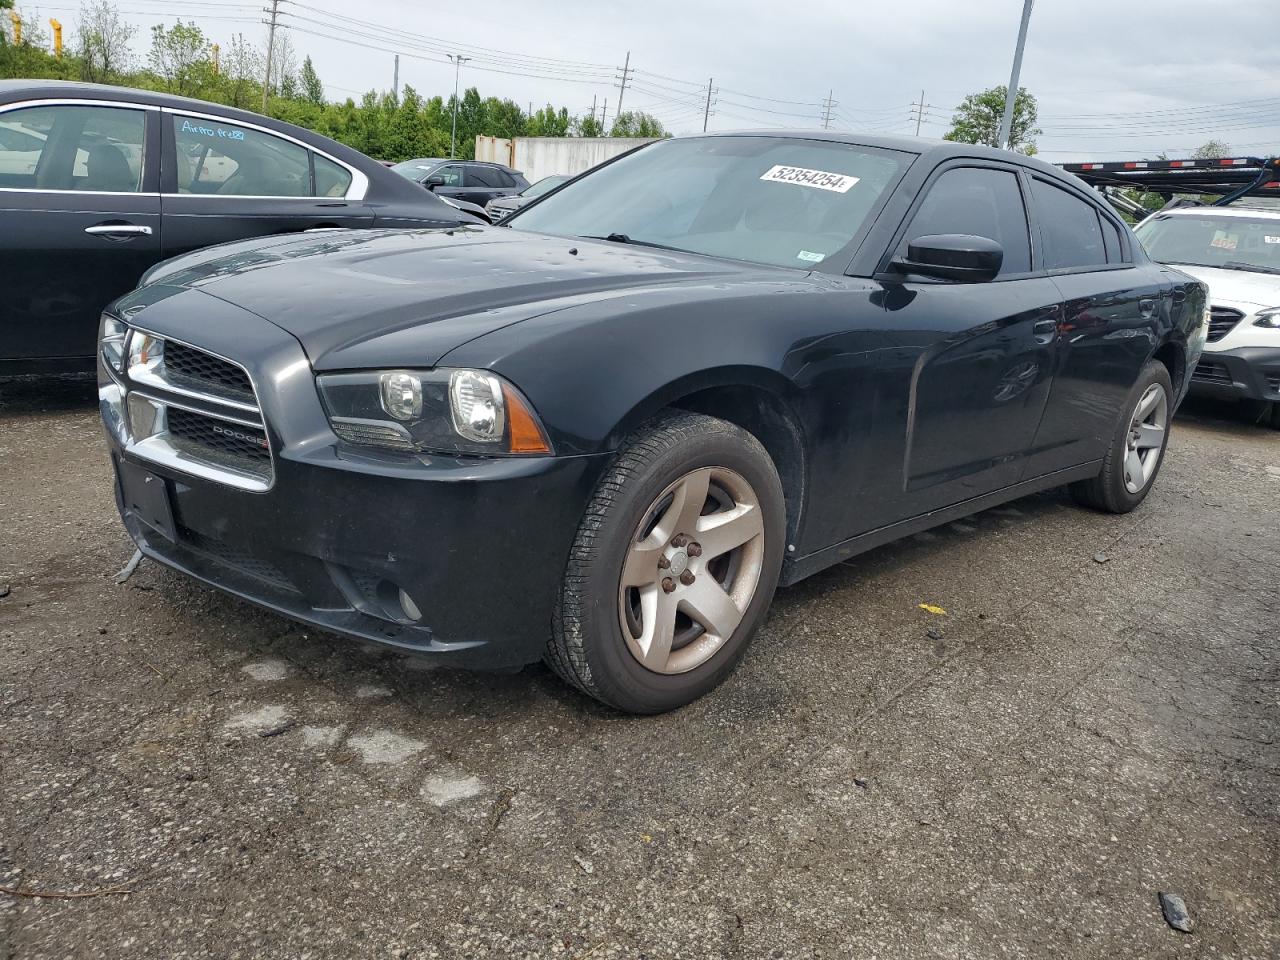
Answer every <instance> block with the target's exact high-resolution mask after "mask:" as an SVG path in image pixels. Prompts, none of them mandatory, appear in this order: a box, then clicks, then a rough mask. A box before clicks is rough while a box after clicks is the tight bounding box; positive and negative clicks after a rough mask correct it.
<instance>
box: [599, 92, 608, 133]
mask: <svg viewBox="0 0 1280 960" xmlns="http://www.w3.org/2000/svg"><path fill="white" fill-rule="evenodd" d="M608 117H609V98H608V97H605V98H604V106H602V107H601V108H600V130H601V131H602V132H603V133H604V135H605V136H606V137H607V136H608V135H609V133H608V129H607V128H606V127H605V125H604V124H605V120H607V119H608Z"/></svg>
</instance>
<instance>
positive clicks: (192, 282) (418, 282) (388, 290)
mask: <svg viewBox="0 0 1280 960" xmlns="http://www.w3.org/2000/svg"><path fill="white" fill-rule="evenodd" d="M779 272H785V273H786V274H788V275H790V276H794V272H793V271H782V270H781V268H771V267H752V266H751V265H747V264H737V263H733V262H729V261H722V260H717V259H713V258H709V257H702V256H697V255H693V254H682V253H676V252H673V251H666V250H659V249H654V248H647V247H637V246H625V245H621V244H613V243H606V242H601V241H590V240H579V239H566V238H560V237H550V236H545V235H541V234H534V233H526V232H522V231H515V230H510V229H505V228H498V227H469V226H468V227H459V228H454V229H448V230H443V229H442V230H412V231H408V230H350V231H348V230H340V231H339V230H335V231H324V232H314V233H308V234H303V235H295V236H292V237H290V238H287V239H281V238H272V239H270V240H266V241H257V242H253V241H246V242H242V243H235V244H228V245H226V246H223V247H215V248H210V249H208V250H205V251H201V252H199V253H195V254H189V255H187V256H184V257H179V258H177V259H176V260H172V261H169V262H168V263H165V264H162V265H161V266H159V267H157V268H155V269H153V270H152V271H151V272H150V273H148V274H147V276H146V277H145V278H144V281H143V282H144V284H163V285H164V286H165V287H169V288H177V289H183V288H191V289H199V290H201V291H202V292H204V293H206V294H209V295H211V296H214V297H217V298H219V299H221V300H225V301H227V302H229V303H232V304H234V305H236V306H238V307H241V308H243V309H245V310H249V311H251V312H253V313H255V314H257V315H258V316H260V317H262V318H263V319H265V320H267V321H270V322H271V323H273V324H275V325H277V326H279V327H281V328H283V329H284V330H286V331H288V332H289V333H291V334H292V335H293V336H294V337H296V338H297V339H298V340H299V341H300V342H301V343H302V346H303V348H304V349H305V350H306V352H307V355H308V357H309V358H310V360H311V362H312V365H313V366H314V367H315V368H316V369H318V370H319V369H324V370H335V369H356V368H367V367H378V366H387V365H391V366H416V365H422V366H430V365H432V364H434V363H435V362H436V361H437V360H439V359H440V357H442V356H444V355H445V354H446V353H448V352H449V351H450V350H452V349H454V348H456V347H459V346H461V345H462V344H463V343H466V342H468V341H469V340H472V339H475V338H476V337H479V336H483V335H485V334H487V333H491V332H493V331H494V330H497V329H500V328H501V327H504V326H507V325H509V324H512V323H519V322H521V321H524V320H528V319H531V318H533V317H537V316H540V315H543V314H546V313H551V312H554V311H556V310H560V309H564V308H566V307H569V306H574V305H577V304H580V303H583V302H586V301H589V300H593V299H598V298H602V297H609V296H616V295H618V294H620V293H622V294H625V293H627V292H629V291H635V290H638V289H641V288H646V287H667V286H670V285H671V284H699V283H707V282H719V281H722V280H723V279H724V278H726V277H728V276H743V275H746V274H751V273H760V274H767V275H773V276H776V275H777V274H778V273H779Z"/></svg>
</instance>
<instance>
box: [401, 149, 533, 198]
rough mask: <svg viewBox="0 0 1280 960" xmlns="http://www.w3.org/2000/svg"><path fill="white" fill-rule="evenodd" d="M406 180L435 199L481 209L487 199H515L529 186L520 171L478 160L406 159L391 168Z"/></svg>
mask: <svg viewBox="0 0 1280 960" xmlns="http://www.w3.org/2000/svg"><path fill="white" fill-rule="evenodd" d="M391 169H392V170H394V171H395V172H396V173H398V174H400V176H402V177H404V178H405V179H406V180H412V181H413V182H414V183H417V184H420V185H422V186H424V187H426V188H427V189H428V190H430V191H431V192H432V193H434V194H435V195H436V196H438V197H443V198H447V199H450V200H461V201H464V202H466V203H474V204H476V205H477V206H479V207H481V208H483V207H484V206H485V204H487V203H488V202H489V201H490V200H496V199H498V198H500V197H511V196H515V195H516V194H517V193H519V192H520V191H521V190H524V189H525V188H526V187H528V186H529V181H528V180H526V179H525V178H524V174H522V173H521V172H520V171H519V170H512V169H511V168H510V167H508V166H504V165H503V164H501V163H485V162H482V161H479V160H441V159H438V158H430V157H426V158H422V159H419V160H405V161H404V162H403V163H397V164H395V165H393V166H392V167H391Z"/></svg>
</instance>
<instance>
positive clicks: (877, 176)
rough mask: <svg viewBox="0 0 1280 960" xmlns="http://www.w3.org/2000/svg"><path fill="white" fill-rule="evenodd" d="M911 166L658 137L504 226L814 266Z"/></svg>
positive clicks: (790, 146) (795, 146) (864, 155)
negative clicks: (620, 237)
mask: <svg viewBox="0 0 1280 960" xmlns="http://www.w3.org/2000/svg"><path fill="white" fill-rule="evenodd" d="M907 160H908V157H907V155H905V154H900V153H895V152H893V151H889V150H877V149H875V148H873V147H863V146H855V145H852V144H845V143H827V142H823V141H819V140H799V139H797V140H792V139H788V138H784V137H756V136H725V137H689V138H688V139H684V140H680V139H675V140H661V141H658V142H656V143H653V144H650V145H648V146H645V147H641V148H640V149H639V150H636V151H634V152H633V153H630V154H627V155H626V156H624V157H622V158H621V159H618V160H615V161H613V162H611V163H609V164H607V165H605V166H602V167H597V168H596V169H595V170H593V171H591V172H590V173H587V174H586V175H584V176H582V177H579V178H578V179H577V180H575V181H573V182H572V183H568V184H565V185H564V187H562V188H561V189H559V190H557V191H556V192H555V193H552V194H549V195H548V196H546V197H543V198H542V199H541V200H539V201H538V202H537V203H536V204H533V205H530V206H529V207H527V208H526V209H525V210H523V211H521V212H520V213H516V214H513V215H512V220H511V223H512V226H513V227H514V228H515V229H528V230H537V231H540V232H544V233H551V234H555V235H557V236H575V237H607V236H609V235H610V234H615V233H616V234H623V235H625V236H627V237H628V238H629V239H630V240H631V241H632V242H634V243H649V244H655V245H657V246H666V247H672V248H674V249H677V250H689V251H693V252H696V253H705V254H710V255H712V256H719V257H729V258H732V259H735V260H749V261H753V262H756V263H771V264H778V265H779V266H789V267H798V268H801V269H812V268H813V267H814V266H815V265H817V264H820V263H822V261H824V260H826V259H827V258H828V257H830V256H831V255H832V254H834V253H836V252H837V251H840V250H843V249H844V248H845V247H847V246H848V245H849V243H850V241H851V240H852V239H853V238H854V237H855V236H856V235H857V234H858V232H859V231H860V230H861V229H862V227H863V225H864V224H865V223H866V222H867V219H868V217H869V216H870V215H871V213H872V211H874V210H875V209H876V208H877V205H878V203H879V202H880V200H881V199H882V198H883V197H884V196H885V194H886V193H887V191H888V190H889V189H890V188H891V187H892V186H893V184H895V183H897V181H898V179H899V177H900V176H901V174H902V171H903V169H904V168H905V166H906V163H907ZM839 266H840V267H843V266H844V263H843V262H842V263H840V264H839Z"/></svg>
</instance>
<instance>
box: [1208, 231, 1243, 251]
mask: <svg viewBox="0 0 1280 960" xmlns="http://www.w3.org/2000/svg"><path fill="white" fill-rule="evenodd" d="M1239 245H1240V238H1239V237H1238V236H1236V235H1235V234H1234V233H1227V231H1225V230H1215V231H1214V232H1213V239H1212V240H1210V241H1209V246H1211V247H1217V248H1219V249H1220V250H1234V249H1235V248H1236V247H1237V246H1239Z"/></svg>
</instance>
